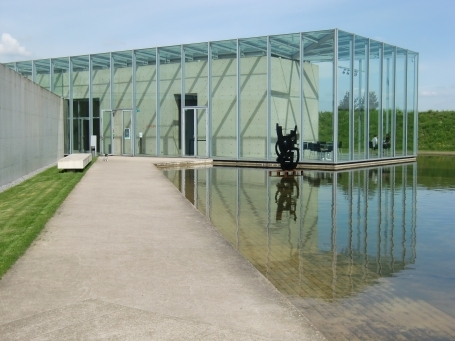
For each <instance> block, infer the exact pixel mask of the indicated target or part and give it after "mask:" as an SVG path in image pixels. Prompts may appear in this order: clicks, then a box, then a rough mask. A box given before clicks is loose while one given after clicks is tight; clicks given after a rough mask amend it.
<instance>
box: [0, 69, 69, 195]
mask: <svg viewBox="0 0 455 341" xmlns="http://www.w3.org/2000/svg"><path fill="white" fill-rule="evenodd" d="M66 108H67V107H66V106H65V105H64V100H63V99H62V98H61V97H59V96H57V95H55V94H53V93H51V92H50V91H48V90H46V89H43V88H42V87H40V86H38V85H37V84H34V83H33V82H32V81H30V80H28V79H26V78H24V77H22V76H21V75H19V74H17V73H16V72H14V71H12V70H10V69H9V68H7V67H5V66H4V65H0V191H2V190H3V189H5V188H7V187H9V185H10V184H11V183H13V182H14V181H16V180H18V179H20V178H23V177H26V176H28V175H30V174H31V173H33V172H35V171H37V170H39V169H42V168H46V167H48V166H50V165H52V164H55V163H56V162H57V160H58V159H59V158H62V157H63V140H64V133H63V125H64V124H63V123H64V121H63V117H64V113H65V112H66Z"/></svg>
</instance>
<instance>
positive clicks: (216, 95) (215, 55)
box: [211, 40, 237, 158]
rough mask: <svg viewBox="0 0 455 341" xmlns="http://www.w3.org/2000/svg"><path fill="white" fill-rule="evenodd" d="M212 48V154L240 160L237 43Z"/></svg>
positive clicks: (216, 45)
mask: <svg viewBox="0 0 455 341" xmlns="http://www.w3.org/2000/svg"><path fill="white" fill-rule="evenodd" d="M211 46H212V153H213V156H218V157H230V158H235V157H237V125H236V123H237V110H236V105H237V41H236V40H227V41H218V42H214V43H212V44H211Z"/></svg>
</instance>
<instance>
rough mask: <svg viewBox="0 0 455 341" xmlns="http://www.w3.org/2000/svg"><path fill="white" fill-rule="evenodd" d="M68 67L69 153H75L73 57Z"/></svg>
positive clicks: (69, 58)
mask: <svg viewBox="0 0 455 341" xmlns="http://www.w3.org/2000/svg"><path fill="white" fill-rule="evenodd" d="M68 67H69V92H70V103H69V105H70V108H69V109H70V110H69V114H70V122H69V130H70V141H69V142H70V146H69V148H68V153H69V154H72V153H73V133H74V129H73V61H72V59H71V57H68Z"/></svg>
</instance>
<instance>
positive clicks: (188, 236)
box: [0, 157, 324, 340]
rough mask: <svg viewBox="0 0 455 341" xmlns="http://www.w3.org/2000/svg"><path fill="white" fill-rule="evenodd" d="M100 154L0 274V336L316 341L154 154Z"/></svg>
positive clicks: (295, 312) (299, 317) (308, 327)
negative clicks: (171, 179)
mask: <svg viewBox="0 0 455 341" xmlns="http://www.w3.org/2000/svg"><path fill="white" fill-rule="evenodd" d="M169 161H172V162H174V163H176V164H178V163H179V162H186V163H188V162H191V159H169V158H167V159H160V158H139V157H138V158H133V157H109V161H108V162H104V161H102V158H98V160H97V162H95V163H94V164H93V165H92V167H91V168H90V169H89V170H88V172H87V174H86V175H85V176H84V177H83V178H82V180H81V182H80V183H79V184H78V185H77V186H76V187H75V189H74V190H73V191H72V192H71V193H70V195H69V196H68V198H67V199H66V200H65V201H64V202H63V204H62V205H61V206H60V208H59V209H58V210H57V212H56V214H55V215H54V217H53V218H52V219H51V220H50V221H49V222H48V223H47V225H46V227H45V229H44V230H43V231H42V233H41V234H40V236H38V238H37V240H36V241H35V242H34V243H33V244H32V246H31V247H30V248H29V249H28V250H27V252H26V253H25V254H24V256H22V257H21V258H20V259H19V260H18V261H17V262H16V264H15V265H14V266H13V267H12V268H11V269H10V270H9V271H8V272H7V273H6V274H5V275H4V277H3V278H2V279H1V280H0V340H99V339H103V340H324V337H323V336H322V334H321V333H320V332H318V331H317V330H316V329H315V328H314V327H313V326H312V325H311V323H310V322H309V321H308V320H307V319H306V318H305V317H304V316H302V315H301V313H299V311H298V310H297V309H296V308H295V307H294V306H293V305H292V304H291V303H290V302H289V301H288V300H287V299H286V298H284V296H282V295H281V294H280V293H279V292H278V291H277V290H276V289H275V288H274V287H273V286H272V285H271V284H270V283H269V282H268V280H267V279H266V278H265V277H263V276H262V275H261V274H260V273H259V272H258V271H257V270H256V269H255V268H254V267H253V266H252V265H251V264H250V263H249V262H248V261H246V260H245V259H244V258H243V257H242V256H241V255H240V254H239V253H238V252H237V251H236V250H235V249H234V248H233V247H232V246H231V245H230V244H229V243H228V242H227V241H226V240H225V239H224V238H223V237H222V236H221V235H220V234H219V233H218V232H217V230H216V229H214V228H213V226H212V225H211V224H210V222H208V221H207V220H206V219H205V217H204V216H203V215H202V214H201V213H200V212H199V211H197V210H196V209H195V208H194V207H193V206H192V205H191V203H190V202H189V201H187V200H186V198H185V197H184V196H183V195H182V194H181V193H180V192H179V191H178V190H177V189H176V188H175V187H174V185H173V184H171V183H170V182H169V181H168V180H167V179H166V177H165V176H164V175H163V174H162V173H161V171H160V170H159V169H157V168H156V167H155V166H154V163H162V162H169Z"/></svg>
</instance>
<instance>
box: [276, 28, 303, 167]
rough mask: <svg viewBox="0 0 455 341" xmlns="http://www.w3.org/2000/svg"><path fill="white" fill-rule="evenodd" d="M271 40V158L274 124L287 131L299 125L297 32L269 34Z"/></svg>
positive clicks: (298, 51)
mask: <svg viewBox="0 0 455 341" xmlns="http://www.w3.org/2000/svg"><path fill="white" fill-rule="evenodd" d="M270 44H271V53H272V56H271V72H272V74H271V80H272V93H271V95H272V98H271V103H272V106H271V115H272V121H271V126H270V129H271V131H270V132H269V134H270V136H271V146H270V150H271V151H272V159H276V157H277V155H276V152H275V144H276V142H277V133H276V124H279V125H280V126H281V127H282V128H283V134H284V135H287V134H289V133H290V131H291V130H294V129H295V126H297V128H298V130H297V131H298V132H299V133H300V132H301V129H302V127H301V126H300V34H288V35H280V36H273V37H271V38H270Z"/></svg>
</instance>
